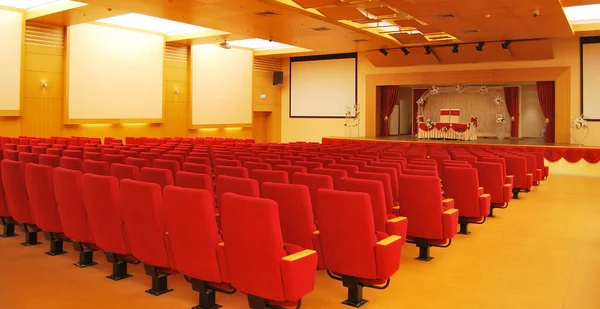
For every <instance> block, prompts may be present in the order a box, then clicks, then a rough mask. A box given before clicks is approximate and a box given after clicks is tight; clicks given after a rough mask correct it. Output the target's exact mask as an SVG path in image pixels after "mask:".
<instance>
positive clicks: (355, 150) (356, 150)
mask: <svg viewBox="0 0 600 309" xmlns="http://www.w3.org/2000/svg"><path fill="white" fill-rule="evenodd" d="M358 152H359V150H358V149H341V150H340V152H339V153H345V154H350V155H352V156H357V155H358Z"/></svg>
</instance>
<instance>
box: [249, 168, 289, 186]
mask: <svg viewBox="0 0 600 309" xmlns="http://www.w3.org/2000/svg"><path fill="white" fill-rule="evenodd" d="M250 178H252V179H256V180H257V181H258V183H259V185H261V186H262V184H263V183H265V182H277V183H290V179H289V176H288V173H286V172H284V171H268V170H253V171H252V173H251V174H250Z"/></svg>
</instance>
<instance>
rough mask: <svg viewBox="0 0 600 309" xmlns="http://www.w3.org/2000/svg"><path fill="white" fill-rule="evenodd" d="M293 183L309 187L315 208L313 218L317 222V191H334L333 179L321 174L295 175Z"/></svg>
mask: <svg viewBox="0 0 600 309" xmlns="http://www.w3.org/2000/svg"><path fill="white" fill-rule="evenodd" d="M293 183H294V184H298V185H305V186H307V187H308V190H309V192H310V199H311V205H312V208H313V216H314V219H315V222H318V220H317V213H318V212H317V201H318V200H317V191H318V190H319V189H331V190H333V178H331V176H329V175H319V174H295V175H294V178H293Z"/></svg>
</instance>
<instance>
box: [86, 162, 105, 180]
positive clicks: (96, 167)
mask: <svg viewBox="0 0 600 309" xmlns="http://www.w3.org/2000/svg"><path fill="white" fill-rule="evenodd" d="M83 172H84V173H91V174H96V175H104V176H108V175H109V174H110V169H109V168H108V163H106V162H104V161H93V160H84V161H83Z"/></svg>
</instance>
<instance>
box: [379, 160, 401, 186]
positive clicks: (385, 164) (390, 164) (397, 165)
mask: <svg viewBox="0 0 600 309" xmlns="http://www.w3.org/2000/svg"><path fill="white" fill-rule="evenodd" d="M373 166H374V167H391V168H393V169H395V170H396V174H397V175H398V176H397V177H400V175H402V164H401V163H399V162H385V161H379V162H373ZM398 190H400V187H398Z"/></svg>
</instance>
